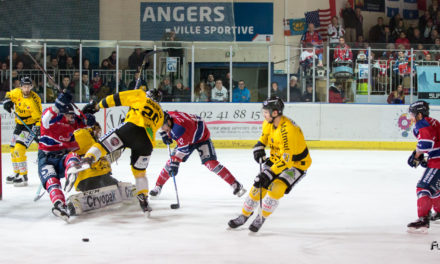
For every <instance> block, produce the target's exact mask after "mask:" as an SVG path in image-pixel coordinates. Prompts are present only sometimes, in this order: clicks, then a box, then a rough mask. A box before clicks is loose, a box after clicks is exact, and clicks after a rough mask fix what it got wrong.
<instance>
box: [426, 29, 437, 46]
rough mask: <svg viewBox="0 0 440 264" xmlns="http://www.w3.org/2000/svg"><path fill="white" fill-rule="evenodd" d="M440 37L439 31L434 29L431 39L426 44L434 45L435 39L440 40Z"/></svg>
mask: <svg viewBox="0 0 440 264" xmlns="http://www.w3.org/2000/svg"><path fill="white" fill-rule="evenodd" d="M439 37H440V36H439V35H438V30H437V29H433V30H432V31H431V37H430V38H429V39H426V40H425V43H426V44H428V45H434V44H435V39H436V38H439Z"/></svg>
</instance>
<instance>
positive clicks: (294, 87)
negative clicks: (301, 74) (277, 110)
mask: <svg viewBox="0 0 440 264" xmlns="http://www.w3.org/2000/svg"><path fill="white" fill-rule="evenodd" d="M289 90H290V102H301V97H302V93H301V90H300V89H299V87H298V78H296V76H291V77H290V82H289Z"/></svg>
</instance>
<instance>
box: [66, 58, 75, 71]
mask: <svg viewBox="0 0 440 264" xmlns="http://www.w3.org/2000/svg"><path fill="white" fill-rule="evenodd" d="M75 69H76V68H75V65H74V64H73V58H72V57H70V56H68V57H67V59H66V70H75Z"/></svg>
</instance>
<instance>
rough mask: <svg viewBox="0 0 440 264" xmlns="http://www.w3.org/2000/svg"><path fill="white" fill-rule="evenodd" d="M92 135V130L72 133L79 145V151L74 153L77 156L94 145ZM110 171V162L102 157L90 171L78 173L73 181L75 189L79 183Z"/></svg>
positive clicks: (87, 129)
mask: <svg viewBox="0 0 440 264" xmlns="http://www.w3.org/2000/svg"><path fill="white" fill-rule="evenodd" d="M92 133H93V131H92V128H81V129H77V130H76V131H75V132H74V133H73V134H74V136H75V141H76V142H77V143H78V145H79V149H78V150H77V151H76V153H77V154H78V155H80V156H82V155H84V154H86V152H87V151H88V150H89V149H90V147H92V145H93V144H95V143H96V141H95V139H94V138H93V136H92ZM111 170H112V169H111V165H110V162H109V161H108V160H107V159H106V158H105V157H102V158H100V159H99V160H98V161H97V162H95V163H93V164H92V166H91V167H90V169H87V170H84V171H80V172H79V173H78V178H77V179H76V181H75V188H76V187H77V186H78V184H79V182H81V181H83V180H85V179H88V178H91V177H96V176H102V175H106V174H108V173H109V172H111Z"/></svg>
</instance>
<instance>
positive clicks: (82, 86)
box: [75, 72, 91, 103]
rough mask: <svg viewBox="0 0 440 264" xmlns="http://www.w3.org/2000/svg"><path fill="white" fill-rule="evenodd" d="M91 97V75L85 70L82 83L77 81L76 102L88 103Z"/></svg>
mask: <svg viewBox="0 0 440 264" xmlns="http://www.w3.org/2000/svg"><path fill="white" fill-rule="evenodd" d="M80 90H82V91H81V99H82V100H80V98H79V96H80ZM90 99H91V96H90V84H89V75H88V74H87V72H83V74H82V77H81V83H77V84H76V85H75V102H82V103H88V102H89V101H90Z"/></svg>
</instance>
